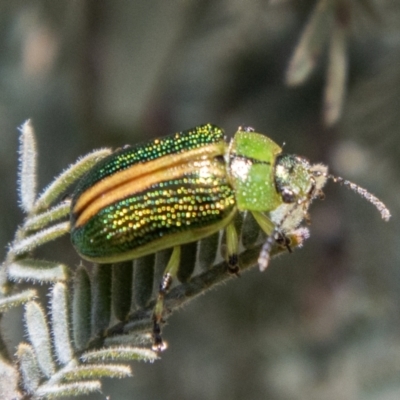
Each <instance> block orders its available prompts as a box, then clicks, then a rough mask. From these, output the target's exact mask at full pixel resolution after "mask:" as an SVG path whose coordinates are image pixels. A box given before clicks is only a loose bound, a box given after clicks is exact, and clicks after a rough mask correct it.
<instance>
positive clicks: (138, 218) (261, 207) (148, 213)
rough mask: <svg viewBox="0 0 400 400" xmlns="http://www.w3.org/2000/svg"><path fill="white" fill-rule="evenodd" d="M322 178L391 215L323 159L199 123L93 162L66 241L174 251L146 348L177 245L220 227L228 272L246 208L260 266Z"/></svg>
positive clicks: (136, 252) (104, 253)
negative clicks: (228, 135)
mask: <svg viewBox="0 0 400 400" xmlns="http://www.w3.org/2000/svg"><path fill="white" fill-rule="evenodd" d="M328 178H330V179H333V180H335V181H339V182H341V183H343V184H345V185H347V186H350V188H352V189H353V190H355V191H357V192H358V193H359V194H361V195H362V196H363V197H365V198H366V199H367V200H369V201H370V202H371V203H373V204H374V205H375V206H376V207H377V208H378V210H379V211H380V212H381V214H382V217H383V218H384V219H386V220H387V219H389V218H390V213H389V211H388V209H387V208H386V207H385V205H384V204H383V203H382V202H381V201H380V200H378V199H377V198H376V197H374V196H373V195H371V194H369V193H368V192H366V191H365V190H364V189H362V188H360V187H359V186H357V185H354V184H353V183H351V182H349V181H346V180H344V179H342V178H338V177H333V176H331V175H328V172H327V167H326V166H324V165H322V164H314V165H312V164H310V163H309V162H308V161H307V160H306V159H305V158H303V157H299V156H295V155H287V154H283V153H282V149H281V147H280V146H278V145H277V144H276V143H275V142H273V141H272V140H271V139H269V138H268V137H266V136H264V135H261V134H258V133H255V132H253V130H252V129H251V128H239V130H238V132H237V133H236V134H235V135H234V137H233V139H232V140H231V141H230V142H227V141H226V139H225V135H224V131H223V130H222V129H220V128H218V127H216V126H214V125H211V124H206V125H202V126H198V127H195V128H193V129H190V130H187V131H183V132H180V133H176V134H174V135H171V136H167V137H165V138H162V139H156V140H153V141H151V142H149V143H145V144H141V145H137V146H133V147H128V148H123V149H121V150H118V151H116V152H115V153H113V154H112V155H110V156H108V157H106V158H104V159H103V160H101V161H100V162H99V163H98V164H96V165H95V166H94V167H93V168H92V169H91V170H90V171H89V172H88V173H87V174H86V175H85V176H84V177H83V178H82V180H81V181H80V182H79V183H78V185H77V188H76V190H75V192H74V194H73V197H72V205H71V239H72V243H73V245H74V247H75V248H76V250H77V252H78V253H79V254H80V255H81V256H82V257H83V258H84V259H87V260H90V261H95V262H98V263H110V262H119V261H125V260H130V259H135V258H138V257H142V256H145V255H148V254H152V253H154V252H157V251H159V250H162V249H166V248H173V252H172V255H171V258H170V261H169V262H168V265H167V267H166V270H165V274H164V278H163V280H162V283H161V285H160V291H159V296H158V300H157V303H156V306H155V310H154V317H153V319H154V329H153V336H154V346H153V347H154V348H155V349H156V350H162V349H163V348H164V343H163V341H162V338H161V333H160V331H161V330H160V322H161V318H162V312H163V298H164V295H165V293H166V292H167V290H168V288H169V287H170V285H171V282H172V279H173V278H174V277H175V276H176V274H177V270H178V266H179V261H180V245H183V244H186V243H190V242H194V241H197V240H200V239H202V238H204V237H207V236H209V235H212V234H213V233H215V232H217V231H219V230H221V229H225V230H226V233H227V234H226V244H227V253H228V260H227V261H228V266H229V268H230V270H231V271H233V272H237V270H238V267H237V263H238V257H237V253H238V237H237V233H236V230H235V227H234V224H233V218H234V216H235V215H236V214H237V213H238V212H242V211H247V212H251V213H252V214H253V216H254V218H255V220H256V221H257V223H258V224H259V225H260V227H261V228H262V230H263V231H264V232H265V233H266V234H267V240H266V242H265V244H264V246H263V248H262V251H261V253H260V257H259V265H260V269H261V270H264V269H265V268H266V267H267V266H268V262H269V253H270V251H271V248H272V246H273V245H274V243H275V242H276V241H278V242H280V243H282V244H283V245H284V246H286V247H287V248H288V249H290V243H289V241H288V239H287V238H288V236H289V235H291V234H292V233H293V232H296V230H297V229H298V228H299V226H300V224H301V223H302V221H303V220H304V219H307V218H308V214H307V213H308V209H309V206H310V204H311V202H312V201H313V200H314V199H315V198H321V197H322V195H323V193H322V188H323V186H324V185H325V183H326V180H327V179H328Z"/></svg>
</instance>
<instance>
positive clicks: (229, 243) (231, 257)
mask: <svg viewBox="0 0 400 400" xmlns="http://www.w3.org/2000/svg"><path fill="white" fill-rule="evenodd" d="M225 232H226V247H227V250H228V271H229V272H230V273H232V274H236V275H239V258H238V253H239V239H238V235H237V231H236V228H235V225H234V223H233V222H231V223H229V224H228V225H227V227H226V229H225Z"/></svg>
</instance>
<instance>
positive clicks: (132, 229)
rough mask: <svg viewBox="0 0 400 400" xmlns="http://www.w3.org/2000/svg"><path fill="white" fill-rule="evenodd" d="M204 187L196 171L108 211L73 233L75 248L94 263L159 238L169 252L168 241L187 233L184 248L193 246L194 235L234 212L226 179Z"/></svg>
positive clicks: (163, 183) (127, 199) (111, 207)
mask: <svg viewBox="0 0 400 400" xmlns="http://www.w3.org/2000/svg"><path fill="white" fill-rule="evenodd" d="M221 167H223V168H224V165H223V163H222V162H221ZM203 181H204V179H202V180H201V181H200V179H199V172H197V171H193V173H192V174H190V175H187V176H185V177H182V178H180V179H176V180H172V181H167V182H160V183H159V184H157V185H155V186H153V187H152V188H151V189H149V190H146V191H143V192H141V193H140V194H135V195H133V196H131V197H129V198H126V199H124V200H122V201H119V202H117V203H115V204H113V205H111V206H108V207H106V208H104V209H102V210H101V211H100V212H99V213H98V214H97V215H96V216H95V217H93V218H91V219H90V220H89V221H88V222H87V223H86V224H85V225H83V226H82V227H80V228H75V229H73V230H72V232H71V236H72V242H73V244H74V245H75V247H77V248H78V249H79V252H80V253H81V254H82V255H84V256H85V258H89V259H96V258H105V257H107V258H109V257H112V256H113V255H117V254H122V253H127V252H132V251H134V250H135V249H140V248H141V247H142V246H143V245H145V244H148V243H151V242H153V241H155V240H156V239H160V238H165V247H171V246H170V245H169V242H168V237H169V236H170V235H171V234H176V233H182V236H181V238H180V242H181V243H180V244H182V243H186V242H189V241H190V240H187V239H188V238H190V232H191V231H193V230H195V229H196V228H201V227H210V229H212V226H213V225H214V224H217V223H220V222H221V221H223V220H224V219H225V218H228V217H229V216H230V215H231V214H232V211H233V210H234V208H235V201H234V191H233V189H232V188H231V186H230V185H229V184H228V182H227V180H226V179H220V178H218V179H215V178H213V177H210V180H209V182H208V184H206V183H201V182H203ZM217 205H218V207H217ZM211 233H212V232H211ZM161 249H162V247H161V246H160V250H161Z"/></svg>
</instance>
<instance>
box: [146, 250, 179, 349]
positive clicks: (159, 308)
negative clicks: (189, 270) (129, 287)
mask: <svg viewBox="0 0 400 400" xmlns="http://www.w3.org/2000/svg"><path fill="white" fill-rule="evenodd" d="M180 258H181V248H180V246H175V247H174V249H173V251H172V254H171V257H170V259H169V261H168V264H167V267H166V268H165V271H164V275H163V278H162V280H161V283H160V288H159V291H158V297H157V302H156V305H155V307H154V310H153V350H155V351H163V350H165V348H166V345H165V343H164V342H163V340H162V336H161V325H160V324H161V322H162V315H163V311H164V297H165V295H166V294H167V293H168V290H169V288H170V287H171V284H172V282H173V280H174V278H175V277H176V274H177V272H178V269H179V262H180Z"/></svg>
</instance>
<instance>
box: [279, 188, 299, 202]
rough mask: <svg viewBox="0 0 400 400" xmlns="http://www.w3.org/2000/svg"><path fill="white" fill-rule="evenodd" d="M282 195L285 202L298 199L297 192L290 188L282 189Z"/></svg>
mask: <svg viewBox="0 0 400 400" xmlns="http://www.w3.org/2000/svg"><path fill="white" fill-rule="evenodd" d="M281 196H282V200H283V202H284V203H294V202H295V201H296V196H295V194H294V193H293V191H292V190H290V189H288V188H284V189H283V190H282V192H281Z"/></svg>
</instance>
